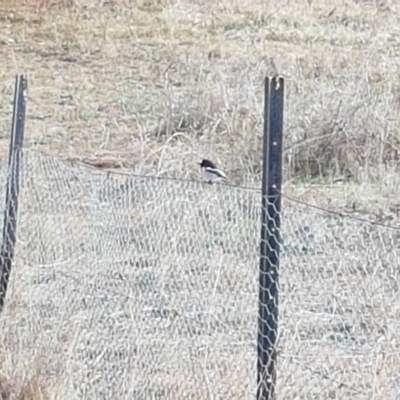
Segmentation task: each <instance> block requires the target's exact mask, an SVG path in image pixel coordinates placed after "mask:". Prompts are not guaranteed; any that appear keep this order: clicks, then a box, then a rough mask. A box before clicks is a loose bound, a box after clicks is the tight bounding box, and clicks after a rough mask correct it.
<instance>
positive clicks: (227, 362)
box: [0, 150, 400, 400]
mask: <svg viewBox="0 0 400 400" xmlns="http://www.w3.org/2000/svg"><path fill="white" fill-rule="evenodd" d="M23 152H24V154H23V177H22V184H21V199H20V209H19V220H18V232H17V233H18V241H17V249H16V256H15V263H16V264H15V268H14V269H13V273H12V278H11V282H10V287H9V291H8V294H7V301H6V307H5V310H4V314H3V316H2V320H1V321H0V325H1V332H2V333H1V335H0V338H1V343H2V347H3V349H2V350H3V353H4V354H6V357H5V360H4V362H3V369H4V373H9V374H11V373H12V372H13V369H15V365H18V360H21V359H23V360H24V364H25V367H26V368H36V367H38V368H40V371H41V374H42V375H43V376H44V378H43V379H44V380H45V382H46V386H47V387H49V388H58V389H57V390H58V391H59V392H60V393H59V395H60V396H61V398H68V399H79V398H88V399H110V398H118V399H137V400H139V399H194V398H195V399H212V398H215V399H217V398H230V399H245V398H253V397H254V395H255V391H256V388H255V384H256V362H257V326H258V325H257V317H258V273H259V270H258V268H259V249H260V243H259V240H260V230H261V222H260V221H261V210H260V207H261V198H260V191H256V190H244V189H241V188H234V187H229V186H228V187H225V186H222V185H200V184H199V183H198V182H190V181H174V180H165V179H156V180H155V179H148V178H145V177H132V176H125V175H120V174H107V173H103V172H98V171H95V170H92V169H88V168H84V167H80V166H71V165H70V164H69V163H67V162H65V161H62V160H59V159H57V158H54V157H52V156H49V155H45V154H42V153H39V152H36V151H31V150H23ZM1 196H3V194H1ZM1 196H0V199H1V198H2V197H1ZM3 204H4V202H3ZM282 209H283V215H282V247H281V265H280V282H279V288H280V291H279V332H278V333H279V340H278V346H279V348H278V363H277V376H278V380H277V386H278V387H277V390H276V393H277V395H278V398H282V399H287V398H296V396H300V397H301V396H303V397H304V396H305V397H307V398H309V397H312V398H332V396H333V397H335V396H336V397H337V398H355V396H356V398H357V399H369V398H371V395H372V394H374V395H377V393H378V394H379V393H381V395H382V396H386V397H385V398H395V396H396V395H397V393H398V388H399V377H398V374H397V370H398V368H397V365H398V363H399V361H400V357H399V344H398V340H397V338H396V336H397V332H398V331H399V329H400V322H399V319H398V315H399V312H400V308H399V306H397V305H396V304H398V303H399V302H398V301H396V300H397V297H398V293H399V285H398V282H399V272H398V265H399V255H400V249H399V234H398V231H396V230H392V229H388V228H385V227H382V226H377V225H371V224H367V223H365V222H362V221H356V220H354V219H350V218H343V216H340V215H334V214H332V213H328V212H326V211H324V210H320V209H317V208H313V207H310V206H309V205H306V204H300V203H299V202H297V201H293V200H292V199H289V198H284V201H283V208H282ZM54 390H56V389H54Z"/></svg>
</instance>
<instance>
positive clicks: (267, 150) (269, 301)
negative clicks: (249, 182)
mask: <svg viewBox="0 0 400 400" xmlns="http://www.w3.org/2000/svg"><path fill="white" fill-rule="evenodd" d="M283 99H284V80H283V78H282V77H280V78H279V77H273V78H269V77H267V78H266V80H265V99H264V145H263V176H262V212H261V223H262V226H261V246H260V282H259V315H258V362H257V400H273V399H275V385H276V358H277V357H276V356H277V354H276V345H277V337H278V278H279V250H280V241H281V240H280V223H281V188H282V147H283V146H282V145H283V143H282V142H283Z"/></svg>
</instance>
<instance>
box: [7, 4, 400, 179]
mask: <svg viewBox="0 0 400 400" xmlns="http://www.w3.org/2000/svg"><path fill="white" fill-rule="evenodd" d="M0 9H1V10H2V13H1V19H2V28H1V30H0V43H1V44H2V45H1V47H0V51H1V57H2V65H1V67H0V82H2V83H1V85H2V87H1V91H2V97H1V100H0V101H1V103H0V105H1V110H0V121H1V127H2V130H3V131H4V132H6V133H8V130H9V129H8V128H9V121H10V99H11V98H12V94H11V92H12V88H13V80H12V76H13V73H21V72H25V73H27V74H28V75H29V79H30V102H29V121H28V126H27V142H28V145H29V146H31V147H35V148H37V149H41V150H45V151H48V152H51V153H53V154H57V155H59V156H73V157H80V158H102V157H105V158H107V159H109V158H110V157H111V158H113V159H115V160H119V161H120V162H121V164H122V165H127V166H129V165H131V166H133V167H134V168H135V169H136V170H137V171H140V172H142V173H149V174H154V173H156V174H168V175H171V174H176V175H180V176H182V175H185V172H183V171H185V168H186V169H187V171H188V172H187V173H186V175H189V174H191V172H192V171H193V170H194V169H195V161H197V160H198V159H199V158H200V157H202V156H204V155H209V156H210V158H214V159H215V160H217V161H219V162H220V163H221V164H222V165H223V166H226V168H227V169H228V170H229V171H230V172H231V176H232V177H233V179H234V180H235V182H237V183H241V182H243V181H252V180H255V179H258V177H259V170H260V151H261V126H262V115H261V110H262V80H263V78H264V76H265V74H267V73H269V74H272V73H274V72H275V71H276V70H278V72H279V73H281V74H282V75H283V76H285V77H286V78H287V107H286V108H287V113H286V120H285V127H286V138H285V145H286V161H287V163H286V173H287V177H288V178H301V179H304V178H308V177H310V176H312V177H314V178H318V177H323V178H324V179H326V178H328V179H334V178H335V179H337V178H338V177H343V178H346V177H347V178H352V179H353V180H355V181H358V182H360V181H363V182H364V181H365V180H371V179H372V180H379V179H381V178H382V176H383V175H385V174H387V170H388V169H390V171H391V172H393V169H395V170H397V169H396V165H397V162H398V159H399V149H400V147H399V134H398V130H397V127H398V126H399V120H398V117H397V113H395V112H394V110H396V109H397V107H398V106H399V90H400V87H399V84H398V81H399V63H398V61H399V51H400V50H399V42H398V41H397V37H398V36H399V35H398V33H399V31H400V28H399V26H398V23H397V17H396V15H397V12H398V11H399V5H398V4H397V3H396V2H393V3H390V2H386V1H383V2H377V1H361V0H360V1H339V0H337V1H335V3H334V4H332V2H331V1H327V0H325V1H318V2H311V1H305V0H304V1H300V2H299V1H293V0H285V1H275V2H268V3H266V2H261V1H260V2H258V1H256V0H247V1H246V2H235V1H234V0H231V1H223V2H215V1H213V2H207V1H199V2H189V1H184V2H174V1H164V0H160V1H137V2H129V3H127V2H124V1H118V0H115V1H90V0H87V1H75V0H71V1H42V2H35V1H29V0H26V1H25V2H22V1H14V2H11V3H10V2H8V1H7V2H6V1H2V4H1V5H0ZM5 136H6V135H4V137H5ZM4 137H3V139H4ZM178 155H179V157H177V156H178Z"/></svg>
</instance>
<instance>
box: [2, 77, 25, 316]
mask: <svg viewBox="0 0 400 400" xmlns="http://www.w3.org/2000/svg"><path fill="white" fill-rule="evenodd" d="M27 86H28V82H27V79H26V78H25V77H24V76H23V75H19V76H18V75H17V76H16V79H15V92H14V107H13V120H12V128H11V139H10V148H9V156H8V174H7V188H6V207H5V211H4V225H3V238H2V243H1V249H0V271H1V276H0V313H1V312H2V311H3V308H4V302H5V298H6V294H7V287H8V282H9V279H10V274H11V267H12V262H13V258H14V247H15V242H16V230H17V217H18V195H19V186H20V181H19V180H20V164H21V158H22V146H23V143H24V128H25V113H26V90H27Z"/></svg>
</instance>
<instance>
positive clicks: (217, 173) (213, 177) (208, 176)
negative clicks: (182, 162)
mask: <svg viewBox="0 0 400 400" xmlns="http://www.w3.org/2000/svg"><path fill="white" fill-rule="evenodd" d="M199 165H200V167H201V172H202V175H203V179H204V180H205V181H206V182H208V183H209V184H210V185H211V184H213V183H214V182H217V181H220V180H221V179H226V180H228V178H227V176H226V174H225V172H224V171H221V170H220V169H218V168H217V167H216V165H215V164H214V163H212V162H211V161H210V160H202V162H201V163H199Z"/></svg>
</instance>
